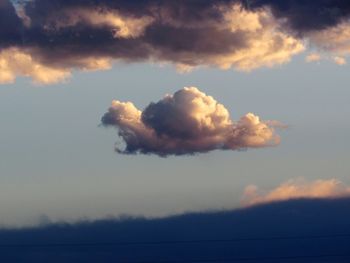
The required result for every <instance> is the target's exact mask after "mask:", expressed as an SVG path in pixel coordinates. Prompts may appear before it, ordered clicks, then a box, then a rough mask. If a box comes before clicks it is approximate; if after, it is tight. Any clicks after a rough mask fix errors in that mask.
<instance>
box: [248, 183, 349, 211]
mask: <svg viewBox="0 0 350 263" xmlns="http://www.w3.org/2000/svg"><path fill="white" fill-rule="evenodd" d="M348 195H350V187H349V186H346V185H345V184H343V183H342V182H341V181H339V180H337V179H328V180H326V179H320V180H316V181H311V182H308V181H306V180H305V179H303V178H298V179H292V180H289V181H287V182H285V183H283V184H281V185H279V186H278V187H276V188H275V189H273V190H271V191H268V192H263V191H261V190H260V189H259V188H258V187H257V186H256V185H249V186H247V187H246V188H245V190H244V193H243V197H242V204H243V205H244V206H249V205H255V204H260V203H269V202H274V201H281V200H289V199H298V198H333V197H342V196H348Z"/></svg>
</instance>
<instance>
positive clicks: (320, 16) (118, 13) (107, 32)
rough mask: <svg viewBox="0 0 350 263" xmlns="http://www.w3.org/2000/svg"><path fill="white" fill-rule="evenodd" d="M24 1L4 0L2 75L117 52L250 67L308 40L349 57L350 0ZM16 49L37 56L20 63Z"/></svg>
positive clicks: (68, 66)
mask: <svg viewBox="0 0 350 263" xmlns="http://www.w3.org/2000/svg"><path fill="white" fill-rule="evenodd" d="M20 2H21V3H20V4H16V5H15V6H14V5H13V4H12V2H10V1H9V0H0V69H1V72H2V71H4V72H6V74H1V75H0V83H1V82H2V83H10V82H13V81H15V79H16V77H17V76H25V77H31V78H33V80H34V81H35V82H39V83H44V84H50V83H54V82H57V81H62V80H64V79H66V78H67V77H69V76H70V72H71V71H72V70H73V69H80V70H104V69H108V68H110V67H111V65H112V64H113V62H138V61H148V62H152V63H171V64H174V65H176V67H177V69H178V70H180V71H185V72H186V71H190V70H192V69H193V68H196V67H199V66H214V67H219V68H222V69H229V68H234V69H238V70H243V71H250V70H252V69H255V68H259V67H271V66H274V65H278V64H282V63H286V62H288V61H289V60H290V59H291V58H292V56H293V55H296V54H298V53H300V52H302V51H303V50H304V49H305V48H306V47H308V46H310V47H312V48H313V49H318V50H320V51H322V52H328V53H329V54H330V56H332V57H339V58H342V59H343V60H342V63H341V64H344V63H345V62H346V58H345V57H346V56H347V55H348V54H349V52H350V44H349V42H350V41H349V40H350V37H349V33H348V32H349V31H350V30H349V28H350V26H349V25H350V24H349V15H350V4H349V3H347V2H346V1H341V0H321V1H303V0H297V1H292V0H287V1H285V0H283V1H282V0H281V1H272V0H245V1H243V0H217V1H209V0H186V1H185V0H180V1H171V0H142V1H126V0H113V1H112V0H101V1H93V0H88V1H83V0H76V1H72V0H68V1H63V0H32V1H20ZM9 53H11V57H13V56H15V57H17V56H19V57H23V56H25V57H27V58H28V59H29V60H30V63H27V64H26V67H25V68H23V67H22V68H21V69H16V67H14V66H13V65H12V64H13V62H12V61H11V60H10V59H9V58H8V57H9V56H8V54H9ZM17 60H18V59H17ZM334 61H335V62H336V63H338V64H340V63H339V61H340V60H339V59H336V60H334ZM39 71H41V72H43V73H41V72H40V73H38V72H39ZM39 75H41V77H40V76H39ZM43 75H45V76H46V77H45V78H44V77H42V76H43Z"/></svg>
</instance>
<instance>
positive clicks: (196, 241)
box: [0, 234, 350, 248]
mask: <svg viewBox="0 0 350 263" xmlns="http://www.w3.org/2000/svg"><path fill="white" fill-rule="evenodd" d="M329 238H350V234H332V235H309V236H307V235H304V236H275V237H255V238H233V239H194V240H164V241H137V242H90V243H36V244H29V243H12V244H11V243H7V244H4V243H2V244H1V243H0V248H1V247H6V248H10V247H94V246H100V247H101V246H152V245H174V244H200V243H234V242H249V241H266V240H269V241H271V240H302V239H329Z"/></svg>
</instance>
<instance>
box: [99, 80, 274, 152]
mask: <svg viewBox="0 0 350 263" xmlns="http://www.w3.org/2000/svg"><path fill="white" fill-rule="evenodd" d="M271 123H272V122H264V121H261V120H260V119H259V117H258V116H256V115H254V114H252V113H248V114H246V115H245V116H243V117H242V118H240V120H239V121H236V122H235V121H233V120H231V118H230V115H229V112H228V111H227V109H226V108H225V107H224V106H223V105H222V104H220V103H218V102H217V101H216V100H215V99H214V98H213V97H211V96H208V95H206V94H205V93H203V92H201V91H200V90H198V89H197V88H195V87H190V88H183V89H181V90H179V91H177V92H175V93H174V94H173V95H166V96H165V97H164V98H163V99H161V100H160V101H158V102H156V103H150V104H149V105H148V106H147V107H146V108H145V109H144V110H143V111H142V112H141V111H140V110H138V109H137V108H136V107H135V106H134V105H133V104H132V103H131V102H120V101H118V100H114V101H113V102H112V106H111V107H110V108H109V109H108V112H107V113H106V114H105V115H104V116H103V117H102V124H103V125H105V126H114V127H116V128H117V129H118V131H119V136H120V137H121V138H122V139H123V141H124V142H125V144H126V147H125V149H120V148H118V149H117V151H118V152H120V153H126V154H132V153H143V154H148V153H153V154H157V155H160V156H166V155H184V154H195V153H200V152H208V151H212V150H216V149H221V150H239V149H246V148H259V147H266V146H273V145H276V144H278V143H279V136H278V135H276V134H275V132H274V128H273V125H272V124H271Z"/></svg>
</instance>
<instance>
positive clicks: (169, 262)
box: [133, 254, 350, 263]
mask: <svg viewBox="0 0 350 263" xmlns="http://www.w3.org/2000/svg"><path fill="white" fill-rule="evenodd" d="M312 258H343V259H350V254H323V255H298V256H281V257H249V258H248V257H232V258H213V259H187V260H163V261H154V260H152V261H134V262H133V263H150V262H152V263H184V262H186V263H187V262H188V263H196V262H233V261H253V260H259V261H265V260H297V259H312Z"/></svg>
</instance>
